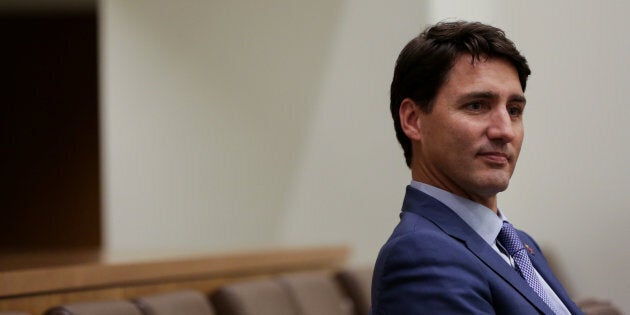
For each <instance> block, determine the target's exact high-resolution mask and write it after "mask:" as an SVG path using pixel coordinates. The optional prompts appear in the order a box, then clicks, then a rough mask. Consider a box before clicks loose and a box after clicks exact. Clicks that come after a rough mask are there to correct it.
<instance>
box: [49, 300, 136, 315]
mask: <svg viewBox="0 0 630 315" xmlns="http://www.w3.org/2000/svg"><path fill="white" fill-rule="evenodd" d="M45 315H143V314H142V312H140V309H138V308H137V307H136V306H135V305H134V304H133V303H131V302H130V301H124V300H115V301H96V302H82V303H74V304H67V305H61V306H57V307H54V308H51V309H49V310H48V311H46V313H45Z"/></svg>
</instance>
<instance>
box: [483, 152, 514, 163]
mask: <svg viewBox="0 0 630 315" xmlns="http://www.w3.org/2000/svg"><path fill="white" fill-rule="evenodd" d="M478 156H479V157H480V158H482V159H483V160H485V161H487V162H490V163H493V164H507V163H508V162H509V160H510V158H509V156H508V155H507V154H506V153H503V152H499V151H488V152H481V153H479V154H478Z"/></svg>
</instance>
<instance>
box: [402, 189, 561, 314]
mask: <svg viewBox="0 0 630 315" xmlns="http://www.w3.org/2000/svg"><path fill="white" fill-rule="evenodd" d="M403 211H409V212H413V213H416V214H418V215H421V216H423V217H425V218H427V219H428V220H430V221H432V222H433V223H435V224H436V225H437V226H438V227H439V228H440V229H442V230H443V231H444V232H445V233H446V234H448V235H450V236H451V237H453V238H456V239H458V240H460V241H463V242H464V243H465V244H466V247H467V248H468V249H469V250H470V251H471V252H472V253H473V254H474V255H475V256H477V257H478V258H479V259H480V260H481V261H482V262H483V263H484V264H486V265H487V266H488V267H489V268H490V269H492V270H493V271H494V272H495V273H497V274H498V275H499V276H500V277H501V278H503V279H504V280H505V281H506V282H508V283H509V284H510V285H511V286H512V287H513V288H514V289H515V290H516V291H518V292H519V293H520V294H521V295H522V296H523V297H525V298H526V299H527V300H528V301H529V302H530V303H531V304H533V305H534V306H535V307H536V308H538V310H540V311H542V312H543V313H546V314H547V313H548V314H553V312H552V311H551V309H549V307H548V306H547V305H546V304H545V303H544V302H543V300H542V299H541V298H540V297H539V296H538V295H537V294H536V292H534V290H532V289H531V288H530V287H529V285H528V284H527V282H526V281H525V279H523V277H521V276H520V275H519V274H518V272H516V271H515V270H514V269H513V268H512V267H510V266H509V265H508V264H506V263H505V261H504V260H503V259H502V258H501V256H499V255H498V254H497V253H496V252H495V251H494V250H493V249H492V247H490V245H488V243H486V242H485V241H484V240H483V239H482V238H481V236H479V235H478V234H477V233H476V232H475V231H474V230H473V229H472V228H471V227H470V226H469V225H468V224H466V222H464V220H462V219H461V218H460V217H459V216H458V215H457V214H456V213H455V212H453V210H451V209H450V208H448V207H447V206H445V205H444V204H443V203H441V202H439V201H438V200H436V199H435V198H433V197H431V196H429V195H427V194H425V193H423V192H421V191H419V190H417V189H415V188H412V187H410V186H408V187H407V194H406V195H405V200H404V202H403Z"/></svg>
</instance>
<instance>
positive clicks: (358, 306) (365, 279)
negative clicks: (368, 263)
mask: <svg viewBox="0 0 630 315" xmlns="http://www.w3.org/2000/svg"><path fill="white" fill-rule="evenodd" d="M337 280H338V281H339V283H340V284H341V287H342V288H343V289H344V290H345V291H346V294H347V295H348V296H349V297H350V298H351V299H352V301H354V307H355V311H356V312H355V314H356V315H365V314H368V312H369V311H370V304H371V298H372V297H371V296H370V294H371V293H370V292H371V291H372V268H371V267H354V268H346V269H344V270H341V271H340V272H339V273H338V274H337Z"/></svg>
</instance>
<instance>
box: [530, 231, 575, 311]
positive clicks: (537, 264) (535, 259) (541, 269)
mask: <svg viewBox="0 0 630 315" xmlns="http://www.w3.org/2000/svg"><path fill="white" fill-rule="evenodd" d="M519 237H520V238H521V239H522V240H524V243H525V244H529V246H531V245H532V243H531V242H533V240H531V238H530V237H529V236H528V235H526V234H524V233H519ZM525 240H526V241H525ZM527 254H528V255H529V259H530V260H531V261H532V264H533V265H534V268H536V271H538V273H539V274H540V276H541V277H543V279H545V282H547V284H548V285H549V287H551V289H552V290H553V292H555V293H556V295H557V296H558V297H559V298H560V300H561V301H562V303H564V306H566V307H567V309H569V311H570V312H571V314H578V313H581V311H578V310H579V308H578V307H577V305H575V303H574V302H573V300H572V299H571V298H570V297H569V294H568V293H567V291H566V290H565V289H564V287H563V286H562V284H561V283H560V281H558V279H557V278H556V276H555V275H554V274H553V272H552V271H551V269H550V268H549V264H547V262H546V261H545V259H544V258H543V256H542V254H541V253H539V252H537V251H536V250H535V249H533V250H532V251H530V252H528V253H527Z"/></svg>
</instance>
